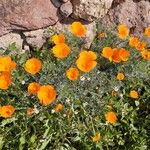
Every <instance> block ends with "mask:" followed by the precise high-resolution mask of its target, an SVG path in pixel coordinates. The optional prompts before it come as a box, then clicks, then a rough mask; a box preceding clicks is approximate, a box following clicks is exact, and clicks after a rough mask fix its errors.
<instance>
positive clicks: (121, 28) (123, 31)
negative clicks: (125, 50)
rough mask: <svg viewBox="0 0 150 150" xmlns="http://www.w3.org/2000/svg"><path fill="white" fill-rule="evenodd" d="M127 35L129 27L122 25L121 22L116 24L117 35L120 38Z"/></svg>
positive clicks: (124, 37)
mask: <svg viewBox="0 0 150 150" xmlns="http://www.w3.org/2000/svg"><path fill="white" fill-rule="evenodd" d="M128 35H129V29H128V28H127V27H126V26H125V25H124V24H121V25H119V26H118V36H119V38H120V39H123V40H124V39H126V38H127V36H128Z"/></svg>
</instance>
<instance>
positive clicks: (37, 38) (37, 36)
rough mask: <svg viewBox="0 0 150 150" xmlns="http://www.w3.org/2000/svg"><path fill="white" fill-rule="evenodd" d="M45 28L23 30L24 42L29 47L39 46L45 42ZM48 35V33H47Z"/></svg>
mask: <svg viewBox="0 0 150 150" xmlns="http://www.w3.org/2000/svg"><path fill="white" fill-rule="evenodd" d="M46 30H47V29H39V30H35V31H29V32H24V33H23V34H24V36H25V41H26V44H27V45H29V46H30V47H37V48H41V47H42V46H43V44H44V43H45V42H46V38H47V37H45V34H44V32H45V31H46ZM49 36H50V35H49Z"/></svg>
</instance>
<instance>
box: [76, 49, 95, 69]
mask: <svg viewBox="0 0 150 150" xmlns="http://www.w3.org/2000/svg"><path fill="white" fill-rule="evenodd" d="M96 58H97V56H96V54H95V53H94V52H92V51H83V52H81V53H80V55H79V58H78V59H77V61H76V65H77V67H78V68H79V69H80V70H81V71H83V72H89V71H91V70H92V69H94V68H95V67H96V65H97V62H96V61H95V60H96Z"/></svg>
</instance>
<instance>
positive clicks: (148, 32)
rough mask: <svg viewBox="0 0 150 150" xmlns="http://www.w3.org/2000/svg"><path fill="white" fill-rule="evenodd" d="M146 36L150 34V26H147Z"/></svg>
mask: <svg viewBox="0 0 150 150" xmlns="http://www.w3.org/2000/svg"><path fill="white" fill-rule="evenodd" d="M144 34H145V36H150V27H147V28H145V32H144Z"/></svg>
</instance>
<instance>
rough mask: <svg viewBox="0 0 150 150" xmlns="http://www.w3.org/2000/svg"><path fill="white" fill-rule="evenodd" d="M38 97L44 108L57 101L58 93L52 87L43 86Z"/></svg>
mask: <svg viewBox="0 0 150 150" xmlns="http://www.w3.org/2000/svg"><path fill="white" fill-rule="evenodd" d="M37 96H38V98H39V100H40V103H41V104H42V105H44V106H47V105H49V104H51V103H52V102H53V101H54V100H55V99H56V91H55V89H54V87H53V86H52V85H44V86H41V87H40V89H39V91H38V93H37Z"/></svg>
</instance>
